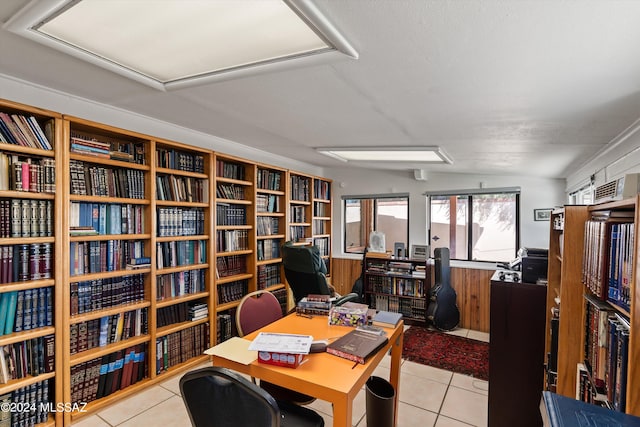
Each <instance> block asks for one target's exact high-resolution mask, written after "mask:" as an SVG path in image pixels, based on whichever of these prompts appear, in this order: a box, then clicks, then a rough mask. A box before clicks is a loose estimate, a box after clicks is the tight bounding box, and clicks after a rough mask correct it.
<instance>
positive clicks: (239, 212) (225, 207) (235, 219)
mask: <svg viewBox="0 0 640 427" xmlns="http://www.w3.org/2000/svg"><path fill="white" fill-rule="evenodd" d="M216 224H217V225H246V224H247V208H246V206H244V205H230V204H228V203H216Z"/></svg>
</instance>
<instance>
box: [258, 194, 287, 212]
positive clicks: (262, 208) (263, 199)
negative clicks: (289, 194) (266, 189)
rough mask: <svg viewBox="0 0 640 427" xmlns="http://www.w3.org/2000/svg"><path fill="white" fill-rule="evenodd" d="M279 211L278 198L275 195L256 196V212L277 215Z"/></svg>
mask: <svg viewBox="0 0 640 427" xmlns="http://www.w3.org/2000/svg"><path fill="white" fill-rule="evenodd" d="M281 211H282V210H281V209H280V196H277V195H275V194H258V195H256V212H260V213H277V212H281Z"/></svg>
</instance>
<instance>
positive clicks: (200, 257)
mask: <svg viewBox="0 0 640 427" xmlns="http://www.w3.org/2000/svg"><path fill="white" fill-rule="evenodd" d="M156 257H157V266H158V268H159V269H160V268H165V267H178V266H181V265H194V264H205V263H206V262H207V242H206V241H205V240H181V241H175V240H174V241H171V242H158V243H157V244H156Z"/></svg>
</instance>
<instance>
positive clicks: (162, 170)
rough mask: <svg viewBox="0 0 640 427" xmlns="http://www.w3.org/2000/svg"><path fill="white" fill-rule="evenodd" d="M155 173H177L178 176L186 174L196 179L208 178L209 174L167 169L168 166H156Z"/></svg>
mask: <svg viewBox="0 0 640 427" xmlns="http://www.w3.org/2000/svg"><path fill="white" fill-rule="evenodd" d="M156 174H164V175H179V176H188V177H191V178H198V179H209V175H207V174H206V173H199V172H191V171H183V170H178V169H169V168H161V167H156Z"/></svg>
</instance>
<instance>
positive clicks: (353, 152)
mask: <svg viewBox="0 0 640 427" xmlns="http://www.w3.org/2000/svg"><path fill="white" fill-rule="evenodd" d="M316 150H317V151H318V152H319V153H322V154H324V155H327V156H330V157H333V158H336V159H338V160H342V161H344V162H349V161H355V162H412V163H447V164H451V163H453V160H452V159H451V158H450V157H449V156H448V155H447V154H446V153H445V152H444V151H443V150H442V149H441V148H440V147H435V146H429V147H333V148H330V147H326V148H316Z"/></svg>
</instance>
